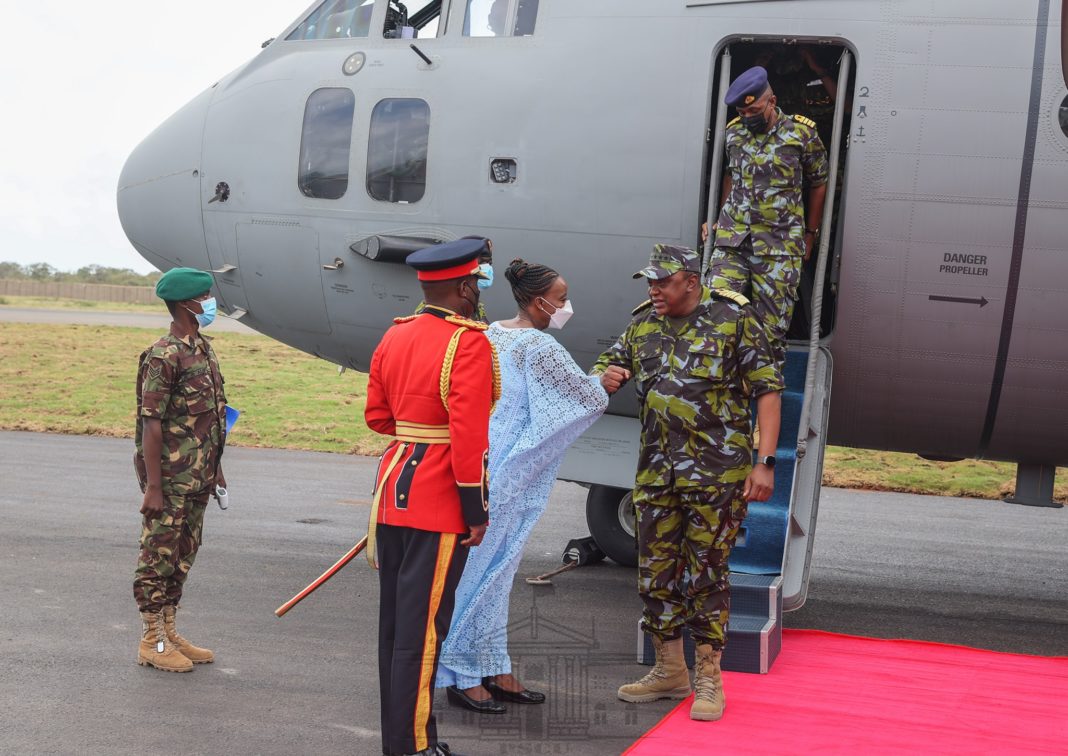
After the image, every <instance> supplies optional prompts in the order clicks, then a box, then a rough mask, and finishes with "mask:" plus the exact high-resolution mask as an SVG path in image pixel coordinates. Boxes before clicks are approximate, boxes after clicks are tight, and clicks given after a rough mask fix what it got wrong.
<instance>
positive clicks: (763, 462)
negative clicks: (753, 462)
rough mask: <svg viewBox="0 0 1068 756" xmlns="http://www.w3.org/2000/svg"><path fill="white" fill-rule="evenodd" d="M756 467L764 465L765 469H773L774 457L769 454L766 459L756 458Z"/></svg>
mask: <svg viewBox="0 0 1068 756" xmlns="http://www.w3.org/2000/svg"><path fill="white" fill-rule="evenodd" d="M757 464H758V465H766V466H767V467H775V457H773V456H771V455H770V454H769V455H768V456H766V457H757Z"/></svg>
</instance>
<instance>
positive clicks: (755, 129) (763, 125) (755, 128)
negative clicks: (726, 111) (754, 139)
mask: <svg viewBox="0 0 1068 756" xmlns="http://www.w3.org/2000/svg"><path fill="white" fill-rule="evenodd" d="M742 125H743V126H745V127H746V128H747V129H748V130H749V133H751V134H763V133H764V132H765V131H767V130H768V119H767V118H765V117H764V114H763V113H757V114H756V115H751V116H742Z"/></svg>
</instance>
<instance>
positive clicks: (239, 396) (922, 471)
mask: <svg viewBox="0 0 1068 756" xmlns="http://www.w3.org/2000/svg"><path fill="white" fill-rule="evenodd" d="M159 335H160V334H159V332H157V331H151V330H141V329H135V328H114V327H105V326H74V325H64V326H57V325H44V324H40V325H38V324H32V325H31V324H11V323H4V324H0V428H3V429H7V430H30V431H50V432H55V433H76V434H89V435H100V436H118V437H131V436H132V435H133V425H134V379H135V373H136V369H137V358H138V355H139V354H140V353H141V351H142V350H144V349H145V348H146V347H148V346H149V345H150V344H152V342H153V341H155V340H156V338H158V337H159ZM213 343H214V345H215V351H216V353H217V354H218V356H219V360H220V362H221V363H222V368H223V372H224V374H225V376H226V393H227V396H228V398H229V401H230V404H231V406H233V407H236V408H238V409H240V410H241V412H242V416H241V419H240V421H239V422H238V424H237V426H236V427H235V428H234V431H233V435H232V437H231V443H233V444H235V445H238V446H267V447H275V448H284V449H310V450H315V451H327V452H341V453H350V454H377V453H379V452H381V450H382V448H383V447H384V445H385V440H384V438H383V437H382V436H379V435H377V434H375V433H373V432H371V431H370V430H368V429H367V427H366V426H365V425H364V423H363V401H364V397H365V396H366V384H367V380H366V377H365V376H363V375H361V374H359V373H355V372H352V371H347V372H345V373H344V374H343V375H340V376H339V375H338V372H337V368H336V367H335V366H334V365H331V364H330V363H327V362H324V361H322V360H319V359H317V358H315V357H311V356H309V355H306V354H304V353H303V352H299V351H297V350H295V349H292V348H290V347H287V346H285V345H283V344H280V343H278V342H276V341H274V340H272V339H268V338H266V337H264V336H246V335H239V334H231V333H218V334H216V335H215V337H214V342H213ZM1014 482H1015V466H1013V465H1011V464H1006V463H1000V462H984V461H977V460H966V461H964V462H955V463H944V462H928V461H925V460H922V459H920V458H918V457H916V456H914V455H911V454H898V453H893V452H873V451H865V450H860V449H846V448H841V447H829V448H828V449H827V455H826V462H825V465H824V484H825V485H831V486H841V487H845V488H866V489H874V490H886V491H905V492H913V493H924V494H941V495H950V496H975V497H981V498H990V499H992V498H998V497H1000V496H1004V495H1006V494H1008V493H1011V492H1012V490H1013V485H1014ZM1056 496H1057V499H1058V500H1059V501H1068V470H1065V469H1062V470H1060V471H1059V474H1058V485H1057V490H1056Z"/></svg>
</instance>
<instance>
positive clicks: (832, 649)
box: [626, 630, 1068, 756]
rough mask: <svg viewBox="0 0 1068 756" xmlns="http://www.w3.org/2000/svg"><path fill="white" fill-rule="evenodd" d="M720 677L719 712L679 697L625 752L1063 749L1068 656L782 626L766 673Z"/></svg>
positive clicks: (668, 755)
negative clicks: (715, 716)
mask: <svg viewBox="0 0 1068 756" xmlns="http://www.w3.org/2000/svg"><path fill="white" fill-rule="evenodd" d="M723 678H724V691H725V693H726V696H727V709H726V712H725V714H724V716H723V719H722V720H720V721H719V722H694V721H691V720H690V718H689V711H690V701H689V700H687V701H683V702H682V704H681V705H679V707H678V708H676V709H675V710H674V711H672V712H671V713H670V714H668V715H667V716H666V717H664V719H663V720H661V722H660V723H659V724H658V725H657V726H656V727H654V728H653V729H652V730H650V731H649V732H648V733H646V734H645V735H644V736H643V737H642V738H641V740H639V741H638V742H637V743H635V744H634V745H633V746H631V748H630V749H629V750H628V751H626V754H627V756H684V755H685V754H710V753H714V752H719V753H729V754H735V753H774V754H795V753H821V754H828V753H842V754H846V753H848V754H865V755H867V754H879V753H894V754H902V753H923V754H931V753H953V754H959V753H988V754H1018V753H1020V754H1022V753H1057V754H1068V657H1057V658H1046V657H1036V656H1021V655H1017V654H1000V653H995V652H993V651H981V650H978V649H973V648H965V647H963V646H947V645H942V644H938V643H924V642H920V641H890V640H875V639H872V638H857V637H853V636H848V635H836V634H833V633H823V632H819V631H816V630H786V631H784V632H783V650H782V653H781V654H780V655H779V658H778V660H776V662H775V664H774V666H773V667H772V669H771V672H770V673H769V674H767V675H750V674H742V673H739V672H725V673H724V675H723Z"/></svg>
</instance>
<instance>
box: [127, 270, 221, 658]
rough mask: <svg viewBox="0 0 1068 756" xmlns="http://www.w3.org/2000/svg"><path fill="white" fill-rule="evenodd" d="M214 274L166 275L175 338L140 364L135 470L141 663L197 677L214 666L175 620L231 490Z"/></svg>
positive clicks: (163, 287) (162, 287)
mask: <svg viewBox="0 0 1068 756" xmlns="http://www.w3.org/2000/svg"><path fill="white" fill-rule="evenodd" d="M211 286H212V277H211V275H210V274H209V273H205V272H203V271H199V270H194V269H192V268H175V269H173V270H169V271H167V272H166V273H165V274H163V277H162V278H160V280H159V283H158V284H157V285H156V294H157V295H158V296H159V297H160V298H161V299H163V300H164V301H165V302H166V303H167V308H168V309H169V310H170V312H171V317H172V318H173V322H172V323H171V330H170V333H169V334H167V335H166V336H164V337H163V338H161V339H160V340H159V341H157V342H156V343H155V344H153V345H152V346H151V347H149V348H148V349H146V350H145V351H144V352H143V353H142V354H141V359H140V363H139V365H138V375H137V429H136V433H135V444H136V447H137V451H136V453H135V455H134V467H135V469H136V471H137V477H138V482H139V483H140V485H141V490H142V491H143V492H144V499H143V501H142V505H141V514H142V515H143V516H144V517H143V521H142V527H141V550H140V554H139V556H138V560H137V570H136V572H135V574H134V599H135V600H136V601H137V606H138V608H139V609H140V611H141V620H142V638H141V644H140V647H139V649H138V655H137V661H138V664H141V665H151V666H153V667H156V668H158V669H163V670H167V671H169V672H188V671H189V670H191V669H192V667H193V664H201V663H207V662H211V661H213V660H214V655H213V654H212V652H211V651H209V650H207V649H204V648H198V647H197V646H194V645H193V644H192V643H190V642H189V641H187V640H186V639H185V638H183V637H182V636H181V635H179V634H178V631H177V629H176V628H175V612H176V611H177V608H178V602H179V601H180V600H181V598H182V585H183V584H184V583H185V579H186V577H187V576H188V574H189V570H190V568H191V567H192V566H193V560H194V559H196V555H197V549H198V548H199V546H200V541H201V534H202V532H203V527H204V510H205V508H206V507H207V503H208V497H209V495H210V494H211V493H212V492H213V491H214V489H215V486H216V485H218V486H220V487H222V488H225V487H226V479H225V477H223V472H222V466H221V464H220V459H221V457H222V451H223V442H224V438H225V432H226V431H225V428H226V426H225V422H226V420H225V418H226V396H225V394H224V392H223V377H222V373H221V372H220V371H219V361H218V360H217V359H216V358H215V352H214V351H213V350H212V348H211V343H210V341H209V339H208V338H207V337H206V336H203V335H201V333H200V328H201V327H202V326H206V325H208V324H209V323H211V321H212V319H213V318H214V316H215V300H214V298H209V297H208V293H209V291H210V289H211Z"/></svg>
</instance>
